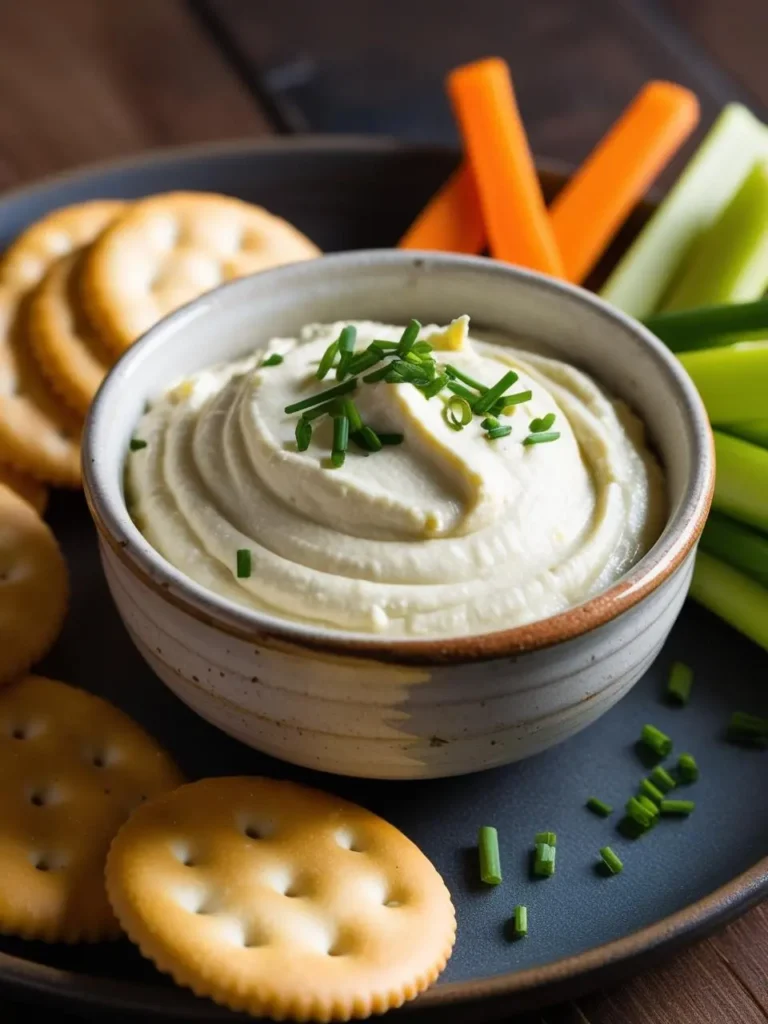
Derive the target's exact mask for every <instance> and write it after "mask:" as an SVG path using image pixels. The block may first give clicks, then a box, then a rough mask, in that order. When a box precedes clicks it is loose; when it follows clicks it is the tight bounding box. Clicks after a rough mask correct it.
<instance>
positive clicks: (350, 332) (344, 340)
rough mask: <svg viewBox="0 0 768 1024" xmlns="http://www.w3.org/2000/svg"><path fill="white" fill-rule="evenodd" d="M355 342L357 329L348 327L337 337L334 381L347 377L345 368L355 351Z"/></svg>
mask: <svg viewBox="0 0 768 1024" xmlns="http://www.w3.org/2000/svg"><path fill="white" fill-rule="evenodd" d="M356 341H357V328H356V327H352V325H351V324H350V325H348V326H347V327H345V328H344V330H343V331H342V332H341V334H340V335H339V365H338V366H337V367H336V380H344V378H345V377H346V376H347V366H348V365H349V362H350V360H351V359H352V355H353V353H354V351H355V342H356Z"/></svg>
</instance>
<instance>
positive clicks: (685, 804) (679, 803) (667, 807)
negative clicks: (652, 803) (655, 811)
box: [660, 800, 695, 814]
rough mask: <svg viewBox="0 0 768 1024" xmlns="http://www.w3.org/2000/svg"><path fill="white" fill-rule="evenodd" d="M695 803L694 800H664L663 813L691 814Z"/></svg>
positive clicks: (662, 803)
mask: <svg viewBox="0 0 768 1024" xmlns="http://www.w3.org/2000/svg"><path fill="white" fill-rule="evenodd" d="M694 807H695V804H694V802H693V800H662V801H661V808H660V810H661V813H662V814H690V813H691V811H692V810H693V808H694Z"/></svg>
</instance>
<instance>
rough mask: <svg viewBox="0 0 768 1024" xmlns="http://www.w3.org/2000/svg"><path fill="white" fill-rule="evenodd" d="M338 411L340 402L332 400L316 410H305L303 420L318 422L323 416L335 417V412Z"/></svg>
mask: <svg viewBox="0 0 768 1024" xmlns="http://www.w3.org/2000/svg"><path fill="white" fill-rule="evenodd" d="M336 409H338V400H337V399H336V398H332V399H331V400H330V402H323V404H322V405H316V406H315V407H314V409H305V410H304V412H303V413H302V414H301V418H302V419H303V420H317V419H319V418H320V417H321V416H325V415H326V413H327V414H328V415H333V413H334V410H336Z"/></svg>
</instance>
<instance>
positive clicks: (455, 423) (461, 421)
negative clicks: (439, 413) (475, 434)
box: [443, 395, 472, 430]
mask: <svg viewBox="0 0 768 1024" xmlns="http://www.w3.org/2000/svg"><path fill="white" fill-rule="evenodd" d="M443 419H444V420H445V422H446V423H447V424H448V426H449V427H450V428H451V429H452V430H463V429H464V427H466V426H467V425H468V424H470V423H471V422H472V406H471V405H470V404H469V402H468V401H467V400H466V398H459V396H458V395H454V396H453V397H451V398H449V399H448V401H447V402H446V403H445V408H444V409H443Z"/></svg>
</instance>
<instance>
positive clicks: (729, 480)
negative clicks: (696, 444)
mask: <svg viewBox="0 0 768 1024" xmlns="http://www.w3.org/2000/svg"><path fill="white" fill-rule="evenodd" d="M714 439H715V458H716V460H717V475H716V478H715V495H714V499H713V502H712V507H713V508H715V509H717V511H718V512H725V513H727V514H728V515H730V516H733V517H734V518H735V519H740V520H741V521H742V522H744V523H748V524H749V525H750V526H756V527H757V528H758V529H759V530H766V531H768V450H766V449H765V448H758V446H757V445H755V444H750V443H749V442H748V441H742V440H740V439H739V438H737V437H729V436H728V435H727V434H723V433H721V432H720V431H719V430H715V431H714ZM766 628H767V629H768V620H766Z"/></svg>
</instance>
